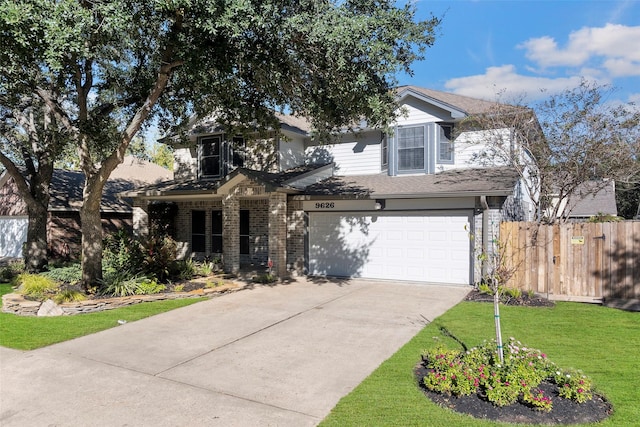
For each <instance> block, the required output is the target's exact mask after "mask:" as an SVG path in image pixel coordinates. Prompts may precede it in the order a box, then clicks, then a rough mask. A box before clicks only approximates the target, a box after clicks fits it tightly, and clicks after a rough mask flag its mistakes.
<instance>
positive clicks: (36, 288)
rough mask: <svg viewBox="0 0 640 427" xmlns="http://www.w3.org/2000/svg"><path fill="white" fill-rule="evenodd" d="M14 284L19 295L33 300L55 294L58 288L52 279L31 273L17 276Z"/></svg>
mask: <svg viewBox="0 0 640 427" xmlns="http://www.w3.org/2000/svg"><path fill="white" fill-rule="evenodd" d="M15 284H16V286H18V292H19V293H21V294H22V295H25V296H28V297H31V298H34V299H43V298H45V297H46V296H47V295H48V294H53V293H55V292H56V291H57V290H58V288H59V285H58V284H57V283H56V282H55V281H54V280H53V279H51V278H49V277H45V276H42V275H40V274H31V273H22V274H20V275H18V277H17V278H16V281H15Z"/></svg>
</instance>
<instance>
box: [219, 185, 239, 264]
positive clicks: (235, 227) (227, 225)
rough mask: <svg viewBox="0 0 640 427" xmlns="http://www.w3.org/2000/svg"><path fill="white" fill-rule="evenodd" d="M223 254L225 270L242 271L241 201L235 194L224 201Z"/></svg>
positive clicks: (226, 197)
mask: <svg viewBox="0 0 640 427" xmlns="http://www.w3.org/2000/svg"><path fill="white" fill-rule="evenodd" d="M222 252H223V255H222V259H223V264H224V269H225V270H226V271H228V272H231V273H237V272H238V271H240V200H238V197H237V196H236V195H235V194H234V193H233V192H231V193H230V194H227V195H226V196H225V197H224V198H223V199H222Z"/></svg>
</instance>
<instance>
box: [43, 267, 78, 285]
mask: <svg viewBox="0 0 640 427" xmlns="http://www.w3.org/2000/svg"><path fill="white" fill-rule="evenodd" d="M40 274H41V275H43V276H45V277H49V278H51V279H53V280H55V281H56V282H64V283H69V284H71V285H74V284H76V283H78V282H80V280H82V266H81V265H80V264H71V265H68V266H66V267H57V268H52V269H50V270H49V271H45V272H43V273H40Z"/></svg>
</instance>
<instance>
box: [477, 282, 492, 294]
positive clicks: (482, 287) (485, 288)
mask: <svg viewBox="0 0 640 427" xmlns="http://www.w3.org/2000/svg"><path fill="white" fill-rule="evenodd" d="M478 292H480V293H481V294H487V295H493V289H491V286H490V285H489V284H488V283H486V282H481V283H480V284H478Z"/></svg>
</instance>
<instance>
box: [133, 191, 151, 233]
mask: <svg viewBox="0 0 640 427" xmlns="http://www.w3.org/2000/svg"><path fill="white" fill-rule="evenodd" d="M132 226H133V235H134V236H136V237H146V236H148V235H149V201H148V200H144V199H137V198H136V199H133V219H132Z"/></svg>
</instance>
